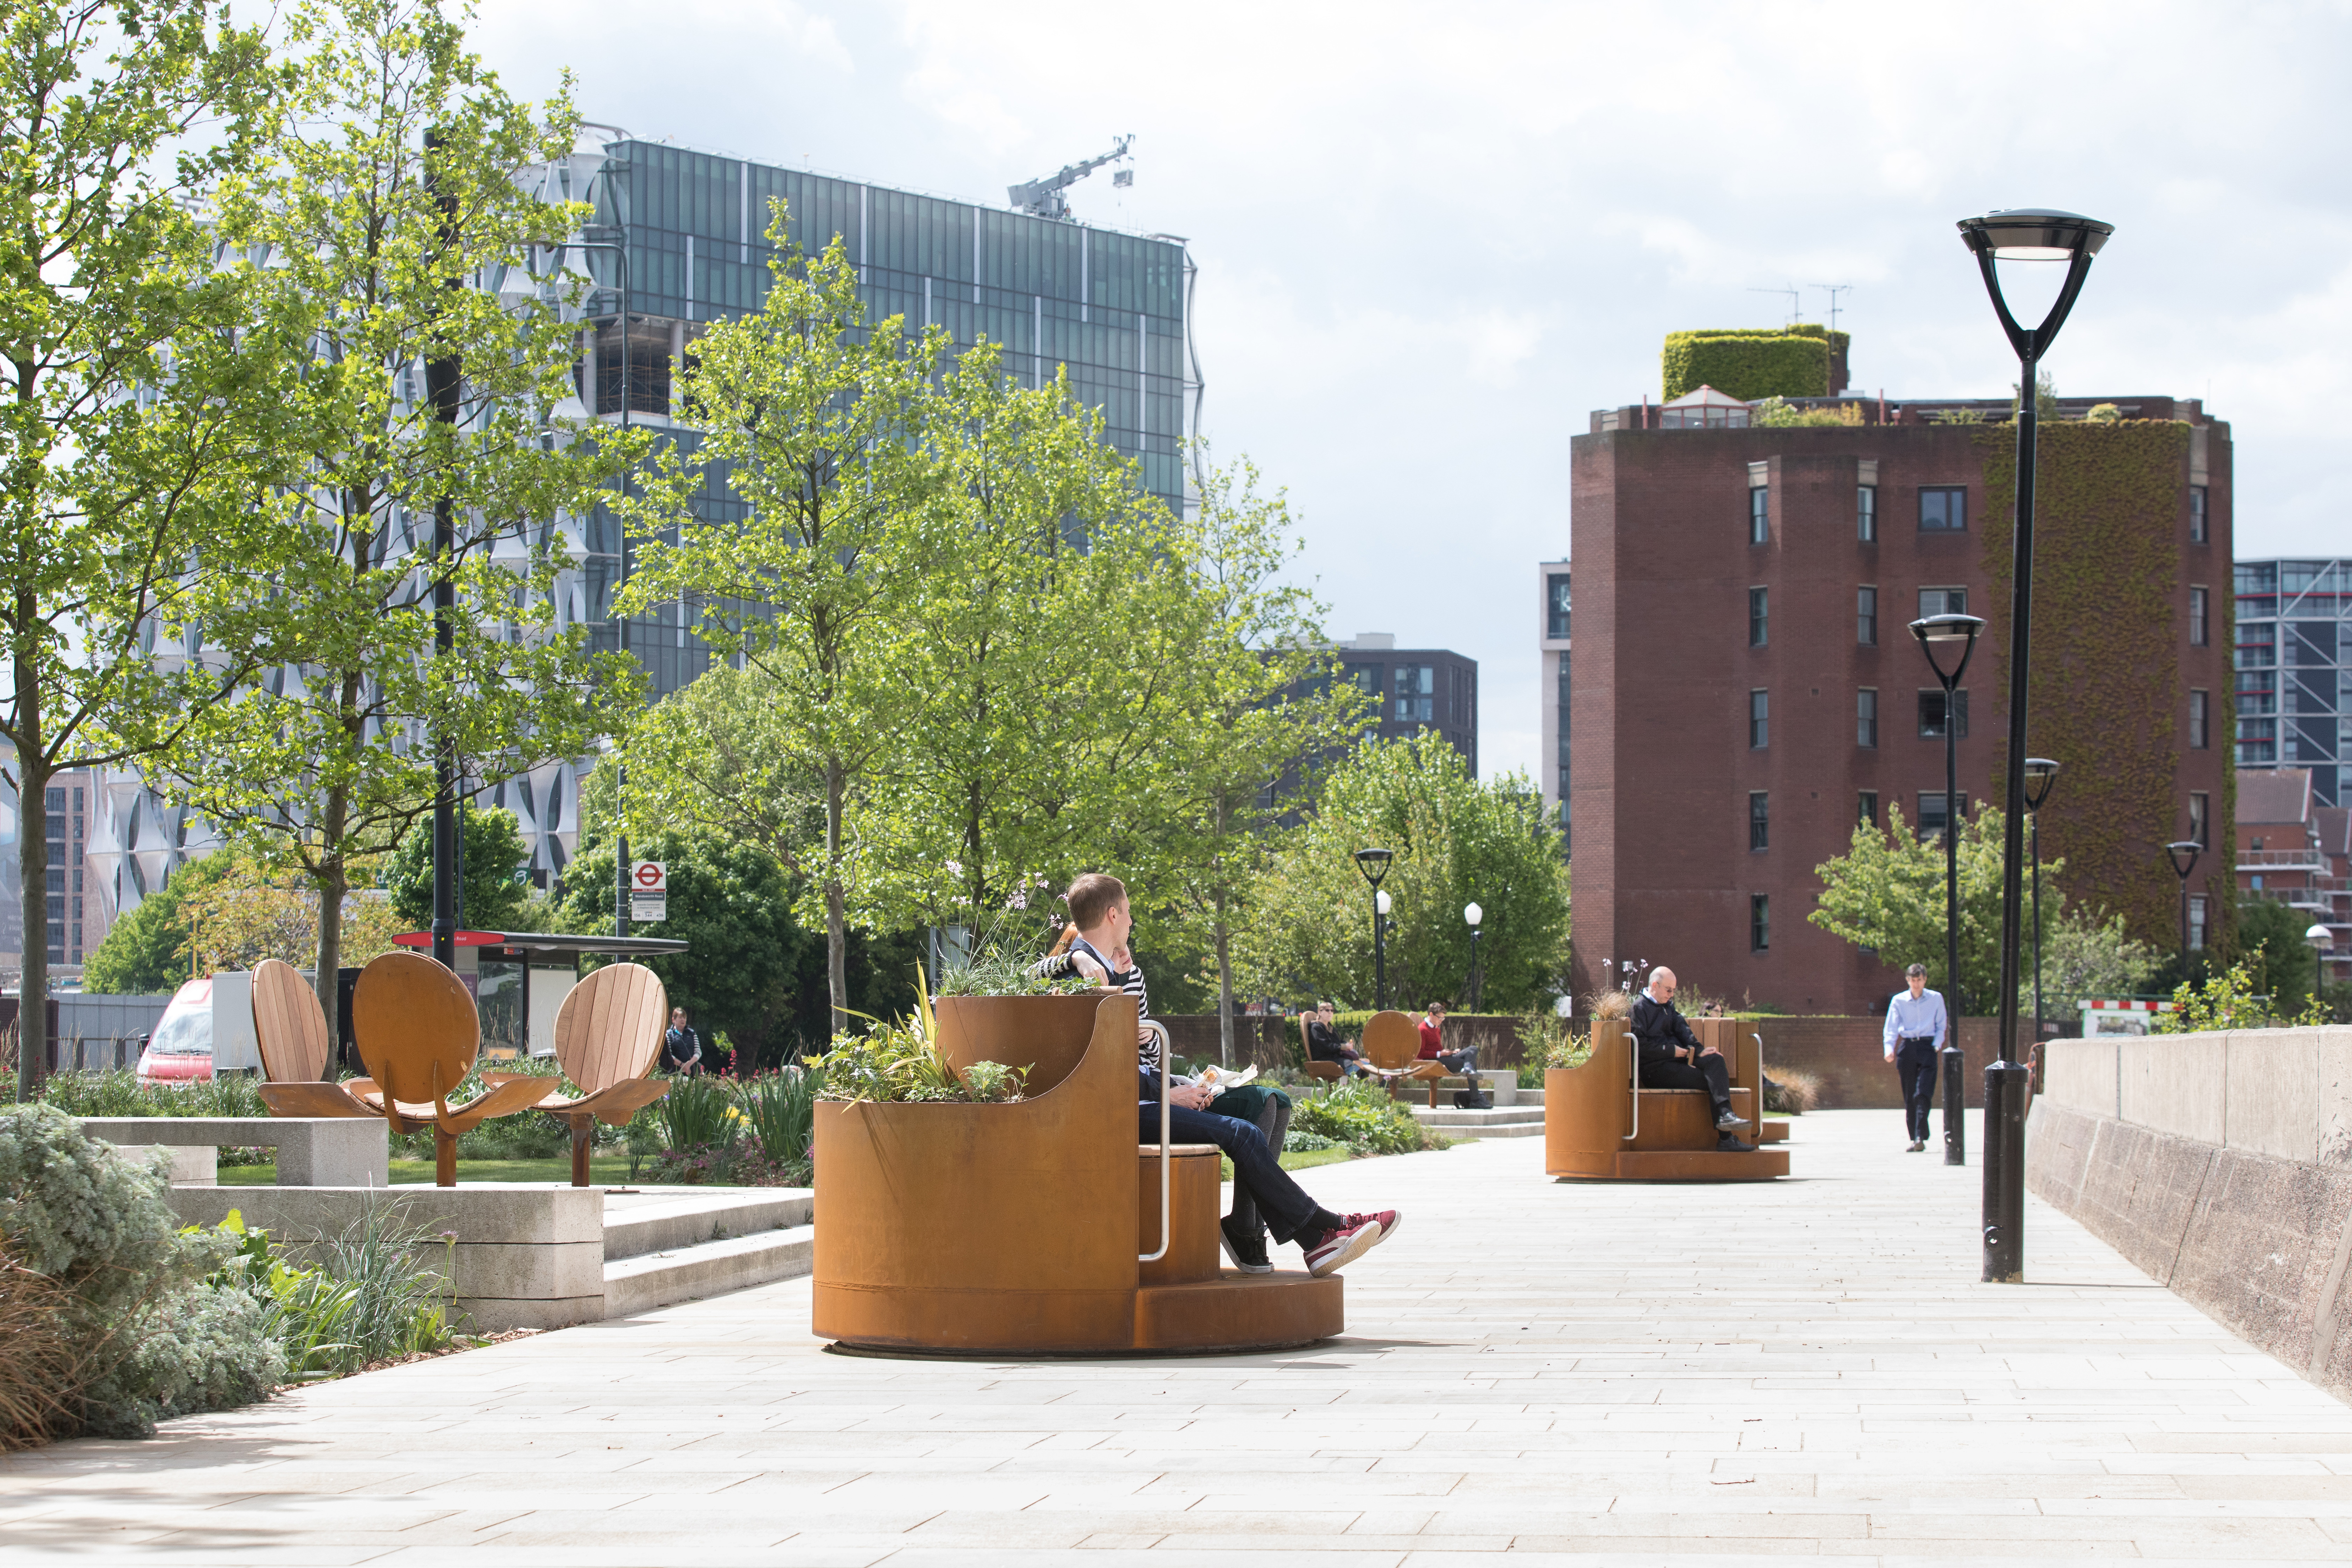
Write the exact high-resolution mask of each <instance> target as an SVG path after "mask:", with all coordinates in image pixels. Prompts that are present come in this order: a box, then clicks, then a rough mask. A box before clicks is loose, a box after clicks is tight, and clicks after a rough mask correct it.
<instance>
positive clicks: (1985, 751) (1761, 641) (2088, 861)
mask: <svg viewBox="0 0 2352 1568" xmlns="http://www.w3.org/2000/svg"><path fill="white" fill-rule="evenodd" d="M1827 401H1829V400H1824V402H1827ZM2102 402H2113V403H2115V404H2116V405H2119V411H2120V412H2121V414H2122V416H2123V420H2124V421H2125V423H2120V424H2112V425H2102V426H2091V425H2084V424H2081V423H2074V424H2067V423H2064V422H2065V421H2068V420H2074V421H2080V420H2081V419H2082V416H2083V415H2084V413H2085V412H2087V411H2088V409H2089V408H2090V407H2091V406H2093V405H2094V404H2095V403H2102ZM1843 406H1844V407H1846V408H1851V409H1853V410H1855V411H1857V412H1858V413H1859V416H1860V418H1861V421H1862V422H1861V423H1859V424H1856V425H1843V426H1804V427H1790V426H1774V427H1759V426H1748V425H1742V424H1738V423H1733V422H1717V423H1714V424H1710V425H1706V426H1697V427H1692V426H1690V425H1685V426H1682V427H1668V426H1667V421H1666V419H1665V417H1664V411H1663V410H1660V409H1657V408H1651V407H1639V406H1637V407H1627V408H1620V409H1612V410H1604V411H1601V412H1599V413H1596V414H1595V415H1594V416H1593V418H1592V426H1591V432H1590V433H1589V434H1586V435H1582V436H1579V437H1576V438H1575V439H1574V441H1573V442H1572V443H1571V448H1572V459H1571V460H1572V480H1573V491H1572V512H1571V522H1570V527H1571V536H1570V537H1571V551H1570V555H1571V558H1572V560H1573V561H1574V563H1575V578H1576V590H1577V592H1576V598H1577V605H1576V609H1577V620H1578V629H1579V630H1580V631H1581V632H1582V633H1583V636H1582V637H1580V639H1579V647H1578V650H1577V658H1575V660H1574V664H1573V667H1572V675H1571V677H1570V679H1571V696H1570V724H1571V728H1572V731H1573V742H1574V743H1573V752H1572V758H1573V761H1572V768H1571V771H1570V786H1571V789H1570V796H1571V799H1570V808H1569V810H1570V816H1571V817H1572V820H1573V823H1574V831H1575V850H1576V955H1577V956H1576V964H1577V974H1576V984H1577V989H1578V990H1579V991H1580V992H1590V991H1591V990H1594V989H1598V988H1600V987H1601V986H1602V985H1604V984H1607V983H1608V982H1609V980H1610V979H1611V978H1612V965H1613V964H1615V963H1619V962H1621V961H1623V960H1630V959H1640V960H1643V961H1646V962H1648V963H1671V964H1672V965H1673V966H1674V967H1675V969H1676V970H1677V971H1678V972H1679V973H1680V975H1681V977H1682V979H1683V980H1684V982H1685V984H1694V985H1696V986H1698V987H1700V988H1702V989H1704V990H1706V991H1707V992H1709V993H1712V994H1717V995H1724V996H1728V997H1730V998H1732V999H1734V1000H1735V1001H1737V1000H1738V999H1740V998H1742V997H1746V998H1748V999H1751V1000H1752V1001H1754V1002H1755V1003H1758V1004H1761V1005H1771V1006H1775V1007H1779V1008H1782V1009H1785V1010H1787V1011H1790V1012H1796V1013H1833V1012H1849V1011H1869V1010H1874V1009H1875V1008H1876V1007H1878V1006H1879V1005H1883V1002H1884V998H1885V996H1886V994H1888V992H1889V991H1891V990H1892V989H1893V988H1894V987H1895V984H1897V978H1896V977H1897V976H1898V974H1899V973H1900V966H1901V964H1902V963H1904V962H1907V961H1908V960H1909V959H1910V958H1912V957H1914V956H1920V957H1925V958H1926V959H1927V961H1928V962H1929V963H1930V964H1931V966H1932V967H1935V968H1940V967H1941V965H1940V963H1938V962H1937V960H1938V957H1939V955H1937V954H1922V955H1914V954H1908V953H1903V954H1896V953H1887V954H1884V955H1879V956H1875V957H1874V956H1872V955H1868V954H1864V953H1863V952H1859V951H1858V950H1856V949H1854V948H1853V947H1850V946H1849V945H1847V944H1846V943H1845V942H1842V941H1840V940H1839V939H1837V938H1836V937H1833V936H1832V935H1831V934H1830V933H1828V932H1827V931H1822V929H1820V928H1819V927H1817V926H1815V925H1812V924H1811V922H1810V921H1808V920H1807V919H1806V917H1807V915H1809V914H1810V913H1811V910H1813V908H1814V906H1815V900H1816V899H1817V898H1818V896H1819V893H1820V890H1821V884H1820V880H1819V879H1818V878H1817V877H1816V876H1815V875H1814V868H1815V867H1816V866H1818V865H1819V864H1820V863H1821V862H1822V861H1824V860H1826V859H1828V858H1831V857H1832V856H1834V855H1839V854H1842V853H1843V852H1845V850H1846V849H1847V847H1848V846H1849V843H1850V840H1851V837H1852V835H1853V829H1854V826H1855V825H1856V823H1857V821H1875V822H1878V823H1882V824H1883V823H1884V822H1885V820H1886V817H1887V813H1888V812H1889V810H1890V809H1891V808H1893V807H1894V806H1895V805H1897V804H1898V803H1899V805H1900V806H1901V809H1902V811H1903V814H1904V816H1905V817H1906V819H1907V820H1909V821H1911V822H1913V823H1914V824H1915V825H1918V826H1922V827H1923V828H1925V829H1934V828H1936V827H1937V826H1939V825H1940V823H1941V822H1942V820H1943V818H1944V816H1945V813H1946V802H1945V799H1944V741H1943V730H1942V725H1943V723H1944V722H1945V721H1946V715H1945V713H1944V703H1943V700H1942V693H1941V691H1940V689H1938V688H1937V683H1936V679H1935V677H1934V675H1933V674H1932V672H1931V671H1930V669H1929V668H1928V666H1927V660H1926V658H1925V657H1924V656H1923V654H1922V653H1921V651H1920V649H1919V648H1918V647H1917V646H1916V644H1915V643H1914V641H1913V639H1912V638H1911V637H1910V636H1909V635H1908V633H1907V631H1906V626H1907V624H1908V623H1909V622H1910V621H1912V620H1913V619H1915V618H1916V617H1918V616H1924V615H1931V614H1936V613H1938V612H1942V611H1946V610H1958V611H1965V612H1966V613H1969V614H1972V615H1977V616H1983V617H1984V618H1985V619H1986V620H1987V621H1988V622H1989V623H1990V625H1989V626H1987V628H1986V631H1985V634H1984V636H1983V637H1982V638H1981V639H1980V640H1979V645H1978V647H1977V649H1976V653H1975V657H1974V658H1973V660H1972V661H1971V662H1970V664H1969V668H1968V671H1967V675H1966V678H1965V679H1964V680H1963V682H1962V684H1961V689H1960V698H1959V700H1958V702H1956V703H1955V704H1954V705H1953V706H1954V712H1953V714H1952V715H1951V718H1952V720H1953V721H1955V722H1956V723H1957V724H1958V726H1959V729H1960V738H1959V780H1960V791H1959V794H1960V809H1961V810H1962V811H1964V812H1965V811H1968V810H1970V809H1972V808H1973V807H1974V806H1975V805H1977V804H1979V802H1980V801H1981V800H1982V799H1984V798H1985V797H1986V796H1987V795H1990V796H1991V798H1993V799H1994V800H1996V801H1998V799H1999V798H2000V779H1999V775H1998V772H1997V770H1998V768H1999V767H2000V759H2001V752H2002V750H2003V746H2004V742H2005V738H2006V726H2007V714H2006V708H2007V703H2006V686H2007V676H2006V665H2007V658H2006V648H2007V638H2008V609H2009V605H2008V597H2009V595H2008V584H2007V580H2006V579H2007V560H2008V552H2009V547H2010V535H2011V529H2010V517H2011V494H2012V493H2013V481H2012V480H2011V478H2010V477H2009V476H2010V473H2011V469H2010V468H2009V466H2008V464H2009V458H2008V457H2007V456H2006V454H2008V453H2011V452H2013V449H2014V434H2013V432H2012V431H2011V429H2009V428H2008V427H2007V426H1990V427H1989V426H1986V425H1983V424H1979V425H1975V426H1971V425H1969V424H1965V423H1951V422H1948V421H1950V420H1951V419H1952V418H1953V417H1954V416H1955V415H1956V414H1957V415H1958V416H1959V417H1961V418H1969V417H1974V418H1977V419H1981V420H2005V419H2006V418H2007V417H2008V414H2009V405H2008V404H2007V402H2006V401H2005V400H2003V401H2001V402H1998V403H1958V402H1943V403H1914V404H1908V405H1888V404H1885V403H1882V402H1880V401H1877V400H1870V401H1866V402H1864V401H1850V402H1848V403H1847V404H1845V405H1843ZM2058 416H2059V422H2056V423H2050V424H2045V426H2043V439H2042V458H2043V478H2042V489H2041V491H2040V495H2041V527H2040V529H2039V534H2040V542H2039V549H2038V560H2037V566H2036V577H2035V582H2036V586H2037V593H2036V612H2035V644H2034V646H2035V655H2034V658H2035V665H2034V685H2035V693H2034V700H2035V711H2034V714H2033V728H2032V737H2031V740H2030V742H2029V743H2030V745H2031V746H2032V750H2033V752H2034V753H2035V754H2037V755H2047V756H2053V757H2056V758H2057V759H2058V760H2059V762H2060V763H2062V765H2063V772H2062V773H2061V776H2060V778H2059V781H2058V785H2057V788H2056V791H2055V793H2054V794H2053V797H2052V800H2051V804H2050V805H2049V807H2048V809H2047V812H2046V814H2045V817H2044V822H2043V826H2042V849H2043V853H2044V855H2045V856H2049V857H2057V856H2064V857H2067V858H2068V859H2069V862H2070V863H2069V866H2068V874H2067V878H2066V882H2067V889H2068V891H2069V893H2070V894H2071V895H2073V896H2074V897H2075V898H2077V899H2078V900H2089V901H2091V902H2094V903H2102V904H2105V905H2106V906H2107V907H2108V908H2109V909H2111V910H2115V911H2116V912H2118V913H2121V914H2123V915H2124V916H2125V917H2126V921H2127V923H2128V924H2129V925H2130V927H2131V928H2132V930H2133V931H2134V933H2135V934H2136V935H2138V936H2140V937H2141V938H2143V939H2144V940H2147V941H2151V942H2156V943H2157V944H2158V947H2159V948H2160V949H2168V948H2169V947H2170V946H2171V945H2172V941H2173V939H2172V937H2171V932H2172V931H2173V929H2174V915H2175V911H2176V910H2177V909H2178V900H2179V884H2178V882H2177V880H2175V879H2174V878H2173V874H2172V872H2171V871H2170V869H2169V868H2168V866H2167V865H2166V862H2165V860H2164V858H2163V853H2162V846H2163V845H2164V844H2165V843H2166V842H2167V841H2168V840H2170V839H2174V838H2179V837H2199V838H2200V839H2201V840H2202V841H2204V842H2207V843H2209V844H2213V845H2215V846H2216V847H2217V848H2218V849H2219V850H2220V852H2219V853H2217V854H2211V855H2209V856H2208V857H2207V858H2206V860H2205V862H2204V864H2203V865H2202V866H2200V868H2199V870H2198V872H2197V879H2198V883H2199V886H2198V889H2197V890H2198V892H2199V893H2200V896H2201V897H2206V898H2208V899H2209V900H2210V902H2211V904H2212V905H2213V906H2214V908H2215V910H2216V915H2215V918H2216V919H2217V920H2226V919H2227V918H2228V914H2227V911H2228V910H2229V908H2230V905H2231V900H2230V891H2231V889H2232V888H2233V885H2234V882H2235V874H2234V870H2233V868H2232V867H2231V860H2232V858H2233V857H2232V856H2231V852H2230V851H2231V834H2230V831H2229V827H2228V822H2229V813H2230V800H2231V785H2232V783H2233V778H2232V771H2231V750H2230V736H2231V708H2230V700H2231V675H2230V664H2229V649H2230V646H2231V638H2230V624H2229V616H2230V607H2231V592H2230V590H2231V552H2230V541H2231V505H2230V474H2231V447H2230V433H2229V426H2227V425H2224V424H2221V423H2219V422H2216V421H2213V420H2211V419H2210V418H2209V417H2208V416H2206V415H2205V413H2204V411H2203V410H2202V408H2201V407H2200V405H2198V404H2197V403H2196V402H2193V401H2185V400H2176V399H2173V398H2169V397H2139V398H2115V399H2081V400H2074V399H2069V400H2066V401H2065V402H2064V403H2063V404H2062V405H2061V406H2060V408H2059V410H2058ZM1848 417H1853V415H1851V414H1849V415H1848ZM2070 443H2071V444H2072V445H2070ZM2093 443H2105V446H2104V447H2096V448H2094V447H2093V446H2092V444H2093ZM2102 454H2105V456H2102ZM2118 455H2122V456H2123V457H2124V458H2126V459H2127V460H2125V461H2121V462H2118V461H2116V458H2117V456H2118ZM2135 455H2136V456H2135ZM2084 458H2089V459H2091V460H2087V461H2086V460H2082V459H2084ZM2116 474H2122V475H2123V476H2124V477H2123V478H2121V479H2117V478H2116V477H2115V476H2116ZM1563 663H1565V661H1563ZM1547 695H1548V696H1549V694H1547ZM2217 737H2218V739H2217ZM1989 1003H1990V999H1989V998H1988V999H1985V1000H1984V1003H1983V1004H1977V1005H1989Z"/></svg>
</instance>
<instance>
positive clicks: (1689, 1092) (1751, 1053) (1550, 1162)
mask: <svg viewBox="0 0 2352 1568" xmlns="http://www.w3.org/2000/svg"><path fill="white" fill-rule="evenodd" d="M1690 1026H1691V1033H1692V1034H1693V1035H1695V1036H1696V1037H1697V1038H1698V1043H1699V1044H1700V1045H1701V1046H1713V1047H1716V1048H1717V1050H1720V1051H1721V1052H1722V1053H1723V1055H1724V1059H1725V1060H1726V1061H1727V1062H1728V1063H1729V1064H1730V1066H1731V1108H1732V1110H1736V1111H1738V1113H1739V1114H1740V1115H1742V1116H1745V1117H1747V1118H1748V1119H1749V1121H1751V1122H1752V1121H1755V1119H1756V1117H1757V1114H1758V1110H1759V1107H1760V1106H1761V1105H1762V1104H1763V1100H1764V1094H1763V1089H1764V1049H1763V1047H1762V1046H1760V1045H1759V1044H1758V1043H1757V1042H1756V1038H1755V1037H1754V1036H1753V1035H1749V1036H1748V1037H1745V1038H1743V1037H1741V1036H1740V1032H1739V1022H1738V1019H1736V1018H1693V1019H1691V1020H1690ZM1716 1137H1717V1133H1716V1131H1715V1115H1714V1108H1713V1107H1712V1106H1711V1105H1710V1104H1709V1103H1708V1100H1707V1093H1706V1090H1705V1089H1636V1088H1635V1087H1634V1078H1633V1030H1632V1029H1631V1028H1630V1027H1628V1026H1627V1025H1626V1023H1625V1020H1623V1019H1622V1018H1603V1019H1601V1020H1599V1021H1598V1022H1596V1023H1595V1024H1594V1025H1593V1026H1592V1054H1591V1056H1590V1057H1588V1058H1585V1061H1584V1065H1583V1066H1581V1067H1573V1068H1551V1069H1549V1071H1547V1072H1546V1073H1545V1074H1544V1173H1545V1174H1547V1175H1550V1176H1558V1177H1561V1178H1563V1179H1568V1178H1576V1179H1582V1180H1587V1181H1618V1182H1760V1181H1769V1180H1771V1179H1772V1178H1773V1177H1775V1176H1785V1175H1787V1174H1788V1173H1789V1152H1788V1151H1787V1150H1785V1149H1763V1148H1759V1149H1758V1150H1756V1151H1755V1152H1753V1153H1748V1154H1726V1153H1719V1152H1717V1150H1716V1146H1715V1145H1716Z"/></svg>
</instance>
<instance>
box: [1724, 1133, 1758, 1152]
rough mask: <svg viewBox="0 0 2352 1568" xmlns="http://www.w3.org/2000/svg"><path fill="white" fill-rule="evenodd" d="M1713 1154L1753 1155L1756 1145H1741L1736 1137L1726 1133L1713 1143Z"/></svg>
mask: <svg viewBox="0 0 2352 1568" xmlns="http://www.w3.org/2000/svg"><path fill="white" fill-rule="evenodd" d="M1715 1152H1717V1153H1718V1154H1753V1153H1754V1152H1756V1145H1755V1144H1753V1143H1742V1142H1740V1141H1739V1140H1738V1137H1737V1136H1735V1135H1734V1134H1732V1133H1729V1132H1727V1133H1725V1134H1724V1135H1723V1136H1722V1137H1720V1138H1718V1139H1717V1140H1716V1141H1715Z"/></svg>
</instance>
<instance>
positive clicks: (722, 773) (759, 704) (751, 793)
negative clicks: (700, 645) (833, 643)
mask: <svg viewBox="0 0 2352 1568" xmlns="http://www.w3.org/2000/svg"><path fill="white" fill-rule="evenodd" d="M780 704H781V693H780V690H779V688H778V684H777V680H776V678H775V676H774V675H773V674H772V673H771V672H770V671H769V670H767V669H766V668H761V667H758V666H753V667H749V668H737V667H736V666H734V665H731V664H713V665H712V666H711V667H710V668H708V669H706V670H704V671H703V672H702V673H701V674H700V675H698V676H697V677H695V679H692V680H691V681H688V683H687V684H686V685H684V686H682V687H680V688H678V689H677V690H676V691H673V692H671V693H670V694H669V695H668V696H667V697H665V698H663V699H662V700H660V701H658V702H656V703H655V704H653V705H652V706H651V707H649V708H647V709H646V710H645V711H644V712H642V713H640V714H639V715H638V716H637V718H636V720H635V721H634V722H633V723H632V724H631V725H630V726H629V732H628V736H627V738H626V740H625V742H624V744H623V752H624V754H625V756H626V758H627V759H628V781H627V794H628V803H627V805H628V815H630V816H634V817H635V818H637V819H638V820H640V821H649V822H658V823H664V824H667V825H669V826H674V827H677V828H680V829H685V830H693V831H698V832H702V833H707V834H709V835H712V836H714V837H719V838H722V839H726V840H728V841H730V842H733V843H739V844H749V845H751V846H753V847H757V848H760V849H761V850H764V851H766V852H767V854H768V855H770V856H771V857H772V858H774V860H775V862H776V864H777V865H779V866H782V867H785V868H790V869H792V870H793V871H794V872H796V873H799V872H804V871H805V869H806V868H807V867H809V866H810V865H811V864H813V863H814V860H815V858H816V857H817V849H816V847H817V846H818V845H819V844H820V843H822V842H823V839H824V794H823V791H822V790H821V789H820V787H819V786H818V784H817V779H816V775H815V773H814V771H813V770H811V769H809V768H807V767H806V766H804V765H803V763H802V762H801V760H800V757H799V754H798V753H797V752H794V750H793V736H792V734H791V732H790V731H789V730H788V729H787V728H786V726H785V725H784V724H783V723H782V720H781V719H780V718H779V715H778V710H779V707H780ZM605 773H606V770H604V769H599V770H598V772H597V773H596V774H592V775H591V777H592V779H594V778H600V776H602V775H605ZM582 798H583V812H584V811H585V808H586V799H587V796H586V792H584V791H583V797H582ZM608 805H609V803H608ZM605 892H606V894H607V895H608V896H607V897H606V899H605V902H606V903H607V904H608V905H609V904H610V903H611V902H612V901H613V900H612V899H611V897H610V896H609V895H610V894H611V892H612V889H611V888H610V887H607V888H606V889H605ZM611 912H612V911H611V910H610V909H607V910H605V913H606V914H607V915H610V913H611Z"/></svg>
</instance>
